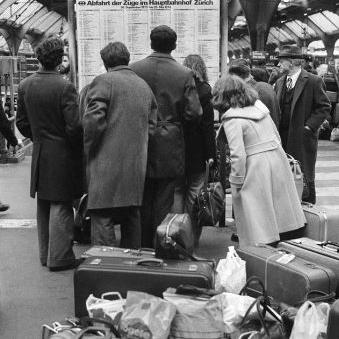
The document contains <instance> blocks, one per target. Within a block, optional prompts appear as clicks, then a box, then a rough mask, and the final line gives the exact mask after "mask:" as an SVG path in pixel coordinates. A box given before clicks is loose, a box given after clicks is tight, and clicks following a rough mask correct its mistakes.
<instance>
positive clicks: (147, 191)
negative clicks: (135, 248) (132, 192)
mask: <svg viewBox="0 0 339 339" xmlns="http://www.w3.org/2000/svg"><path fill="white" fill-rule="evenodd" d="M154 189H155V180H153V179H149V178H146V181H145V187H144V196H143V201H142V206H141V210H140V213H141V247H147V248H152V247H153V224H152V221H153V211H154V207H153V204H154V199H153V195H154Z"/></svg>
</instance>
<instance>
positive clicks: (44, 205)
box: [36, 199, 50, 266]
mask: <svg viewBox="0 0 339 339" xmlns="http://www.w3.org/2000/svg"><path fill="white" fill-rule="evenodd" d="M49 210H50V202H49V201H47V200H42V199H37V216H36V219H37V230H38V242H39V257H40V262H41V265H42V266H46V265H47V257H48V243H49Z"/></svg>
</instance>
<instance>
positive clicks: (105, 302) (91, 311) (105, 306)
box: [86, 292, 126, 320]
mask: <svg viewBox="0 0 339 339" xmlns="http://www.w3.org/2000/svg"><path fill="white" fill-rule="evenodd" d="M108 296H114V297H116V298H117V299H116V300H110V299H105V298H107V297H108ZM125 302H126V299H123V298H122V297H121V294H120V293H119V292H107V293H104V294H102V295H101V298H96V297H95V296H94V295H93V294H90V295H89V297H88V298H87V300H86V308H87V312H88V315H89V316H90V317H92V318H108V319H109V320H114V319H115V317H116V316H117V315H118V314H119V313H122V312H123V307H124V305H125Z"/></svg>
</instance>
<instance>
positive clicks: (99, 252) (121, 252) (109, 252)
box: [81, 245, 155, 259]
mask: <svg viewBox="0 0 339 339" xmlns="http://www.w3.org/2000/svg"><path fill="white" fill-rule="evenodd" d="M145 256H147V257H153V258H154V257H155V251H154V249H152V248H150V249H145V248H142V249H139V250H135V249H129V248H120V247H112V246H98V245H95V246H92V247H91V248H89V249H88V250H87V251H85V252H84V253H83V254H82V255H81V257H82V258H90V257H113V258H117V257H120V258H138V259H141V258H143V257H145Z"/></svg>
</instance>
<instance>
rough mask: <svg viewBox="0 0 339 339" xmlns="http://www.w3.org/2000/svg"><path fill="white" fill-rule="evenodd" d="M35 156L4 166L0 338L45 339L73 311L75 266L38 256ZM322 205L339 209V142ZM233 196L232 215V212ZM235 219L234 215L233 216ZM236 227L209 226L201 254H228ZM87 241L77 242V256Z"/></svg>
mask: <svg viewBox="0 0 339 339" xmlns="http://www.w3.org/2000/svg"><path fill="white" fill-rule="evenodd" d="M30 161H31V159H30V157H26V158H25V160H24V161H23V162H20V163H18V164H5V165H4V164H1V165H0V199H1V200H2V201H4V202H6V203H9V204H10V205H11V208H10V209H9V210H8V211H7V212H3V213H0V339H19V338H25V339H40V338H41V334H40V332H41V325H42V324H44V323H47V324H51V323H52V322H53V321H58V320H62V319H63V318H65V317H66V316H70V315H73V313H74V302H73V271H72V270H70V271H63V272H53V273H52V272H49V271H48V269H46V268H45V267H41V266H40V263H39V260H38V243H37V234H36V220H35V209H36V208H35V200H33V199H31V198H29V179H30ZM316 187H317V196H318V205H320V206H324V207H326V208H329V209H335V210H338V212H339V143H332V142H329V141H320V142H319V151H318V160H317V165H316ZM230 206H231V198H230V196H228V197H227V209H226V216H227V217H228V218H230V216H231V210H230ZM228 220H229V219H228ZM231 233H232V227H225V228H215V227H214V228H212V227H206V228H204V230H203V234H202V238H201V243H200V249H199V252H198V254H199V255H201V256H205V257H214V258H221V257H224V256H225V253H226V249H227V246H229V245H230V244H233V243H232V242H231V241H230V235H231ZM86 248H87V247H86V246H77V245H76V246H75V247H74V249H75V252H76V254H77V256H80V255H81V253H82V252H83V251H84V250H85V249H86Z"/></svg>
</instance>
